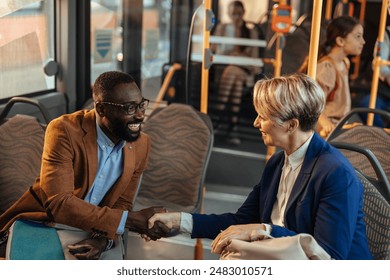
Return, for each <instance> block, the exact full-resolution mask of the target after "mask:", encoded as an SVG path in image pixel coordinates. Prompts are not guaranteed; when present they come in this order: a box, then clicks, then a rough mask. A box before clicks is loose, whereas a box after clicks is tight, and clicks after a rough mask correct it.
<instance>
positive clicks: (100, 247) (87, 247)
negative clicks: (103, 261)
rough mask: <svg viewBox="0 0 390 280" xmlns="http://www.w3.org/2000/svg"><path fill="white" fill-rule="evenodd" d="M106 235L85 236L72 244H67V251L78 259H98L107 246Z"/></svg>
mask: <svg viewBox="0 0 390 280" xmlns="http://www.w3.org/2000/svg"><path fill="white" fill-rule="evenodd" d="M107 242H108V240H107V238H106V237H95V238H87V239H84V240H82V241H80V242H77V243H76V244H73V245H68V249H69V253H71V254H72V255H74V256H75V257H76V258H78V259H79V260H98V259H99V258H100V255H101V254H102V253H103V251H104V249H105V248H106V246H107Z"/></svg>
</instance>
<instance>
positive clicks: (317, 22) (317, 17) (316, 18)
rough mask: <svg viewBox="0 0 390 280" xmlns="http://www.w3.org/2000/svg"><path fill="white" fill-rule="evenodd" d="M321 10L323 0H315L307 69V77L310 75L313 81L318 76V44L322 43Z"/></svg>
mask: <svg viewBox="0 0 390 280" xmlns="http://www.w3.org/2000/svg"><path fill="white" fill-rule="evenodd" d="M321 9H322V0H314V5H313V17H312V18H313V19H312V25H311V36H310V48H309V61H308V67H307V75H309V76H310V77H312V78H313V79H315V78H316V74H317V58H318V44H319V42H320V27H321Z"/></svg>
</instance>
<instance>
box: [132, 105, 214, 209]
mask: <svg viewBox="0 0 390 280" xmlns="http://www.w3.org/2000/svg"><path fill="white" fill-rule="evenodd" d="M143 131H144V132H145V133H147V134H148V135H149V136H150V137H151V143H152V144H151V151H150V157H149V162H148V167H147V169H146V170H145V171H144V173H143V176H142V180H141V183H140V184H141V185H140V187H139V193H138V195H137V198H136V202H135V205H134V208H135V210H139V209H142V208H145V207H150V206H164V207H166V208H167V209H168V210H169V211H184V212H189V213H193V212H200V209H201V203H202V198H203V183H204V179H205V173H206V169H207V164H208V160H209V157H210V154H211V148H212V145H213V131H212V124H211V121H210V119H209V118H208V116H207V115H205V114H202V113H199V112H198V111H197V110H195V109H194V108H193V107H191V106H189V105H185V104H178V103H174V104H171V105H169V106H167V107H165V108H162V109H160V110H159V111H158V112H155V113H153V114H152V115H151V116H150V117H149V118H148V120H147V121H146V123H145V125H144V128H143Z"/></svg>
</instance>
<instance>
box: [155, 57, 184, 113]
mask: <svg viewBox="0 0 390 280" xmlns="http://www.w3.org/2000/svg"><path fill="white" fill-rule="evenodd" d="M180 69H181V65H180V64H179V63H174V64H173V65H172V66H171V68H170V69H169V70H168V73H167V75H166V76H165V78H164V82H163V84H162V86H161V88H160V91H159V92H158V95H157V97H156V103H155V105H154V109H156V108H157V107H158V106H160V103H161V101H162V100H163V98H164V96H165V93H166V92H167V89H168V86H169V84H170V82H171V80H172V78H173V75H174V74H175V72H176V71H177V70H180Z"/></svg>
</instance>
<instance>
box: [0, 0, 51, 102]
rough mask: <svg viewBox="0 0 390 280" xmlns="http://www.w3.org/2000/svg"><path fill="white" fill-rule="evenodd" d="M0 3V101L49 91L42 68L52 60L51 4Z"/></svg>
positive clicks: (44, 2)
mask: <svg viewBox="0 0 390 280" xmlns="http://www.w3.org/2000/svg"><path fill="white" fill-rule="evenodd" d="M2 3H3V4H0V88H1V91H0V99H3V98H9V97H12V96H16V95H24V94H28V93H33V92H40V91H47V90H53V89H54V88H55V78H54V76H50V77H49V76H46V75H45V73H44V71H43V67H44V65H45V62H47V61H48V60H49V59H54V28H55V25H54V1H48V0H47V1H32V0H26V1H2Z"/></svg>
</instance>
